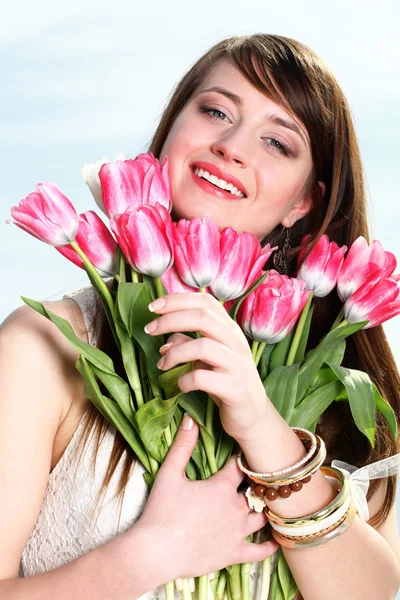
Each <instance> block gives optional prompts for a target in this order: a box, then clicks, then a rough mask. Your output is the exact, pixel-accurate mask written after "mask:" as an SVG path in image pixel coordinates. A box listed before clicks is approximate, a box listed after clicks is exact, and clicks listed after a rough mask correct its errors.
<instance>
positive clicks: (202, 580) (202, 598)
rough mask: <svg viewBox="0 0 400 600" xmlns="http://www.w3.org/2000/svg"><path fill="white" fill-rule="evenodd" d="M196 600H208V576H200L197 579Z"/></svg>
mask: <svg viewBox="0 0 400 600" xmlns="http://www.w3.org/2000/svg"><path fill="white" fill-rule="evenodd" d="M198 600H208V575H202V576H201V577H199V597H198Z"/></svg>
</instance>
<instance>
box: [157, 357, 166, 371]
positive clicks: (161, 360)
mask: <svg viewBox="0 0 400 600" xmlns="http://www.w3.org/2000/svg"><path fill="white" fill-rule="evenodd" d="M164 363H165V358H164V357H163V358H160V360H159V361H158V363H157V367H158V368H159V369H162V368H163V366H164Z"/></svg>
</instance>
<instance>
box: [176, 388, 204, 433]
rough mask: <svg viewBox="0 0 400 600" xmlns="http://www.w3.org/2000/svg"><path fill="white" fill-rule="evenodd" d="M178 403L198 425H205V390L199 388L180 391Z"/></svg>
mask: <svg viewBox="0 0 400 600" xmlns="http://www.w3.org/2000/svg"><path fill="white" fill-rule="evenodd" d="M178 403H179V406H181V407H182V408H183V409H184V410H185V411H186V412H188V413H189V415H190V416H191V417H193V419H194V420H195V421H196V422H197V423H198V424H199V425H201V426H202V427H205V426H206V411H207V394H206V393H205V392H202V391H200V390H197V391H194V392H187V393H182V392H181V393H180V395H179V398H178Z"/></svg>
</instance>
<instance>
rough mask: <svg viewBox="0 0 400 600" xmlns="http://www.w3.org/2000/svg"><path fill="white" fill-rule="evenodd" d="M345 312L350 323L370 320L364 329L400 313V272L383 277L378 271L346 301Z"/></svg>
mask: <svg viewBox="0 0 400 600" xmlns="http://www.w3.org/2000/svg"><path fill="white" fill-rule="evenodd" d="M343 312H344V316H345V318H346V319H347V320H348V321H349V322H350V323H359V322H360V321H368V323H367V324H366V325H365V326H364V327H363V329H370V328H371V327H376V326H377V325H381V324H382V323H384V322H385V321H388V320H389V319H391V318H392V317H395V316H396V315H398V314H400V273H399V274H396V275H392V276H391V277H385V278H383V279H382V277H381V274H380V271H376V272H375V273H374V274H373V275H371V277H370V278H369V279H367V281H366V282H365V283H364V284H363V285H362V286H361V287H360V288H359V289H358V290H357V291H356V292H354V294H353V295H352V296H350V298H348V300H347V301H346V303H345V305H344V307H343Z"/></svg>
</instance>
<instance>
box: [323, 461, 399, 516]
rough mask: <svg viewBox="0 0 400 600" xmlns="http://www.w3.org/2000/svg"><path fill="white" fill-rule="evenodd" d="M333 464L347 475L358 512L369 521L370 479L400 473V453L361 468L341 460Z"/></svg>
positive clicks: (332, 464)
mask: <svg viewBox="0 0 400 600" xmlns="http://www.w3.org/2000/svg"><path fill="white" fill-rule="evenodd" d="M331 466H332V467H335V468H336V469H340V471H342V473H343V474H344V475H345V476H346V477H347V479H348V480H349V484H350V493H351V496H352V498H353V500H354V504H355V505H356V508H357V512H358V514H359V515H360V517H361V518H362V519H363V521H368V519H369V510H368V503H367V492H368V488H369V481H370V479H381V478H383V477H389V476H390V475H396V474H397V475H398V474H400V454H394V455H393V456H389V458H384V459H383V460H378V461H377V462H374V463H371V464H370V465H365V466H364V467H360V468H359V469H358V468H357V467H354V466H353V465H349V464H348V463H346V462H343V461H341V460H334V461H332V463H331Z"/></svg>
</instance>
